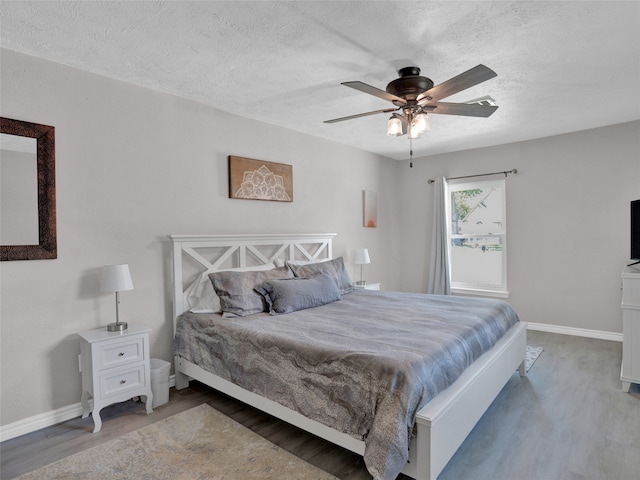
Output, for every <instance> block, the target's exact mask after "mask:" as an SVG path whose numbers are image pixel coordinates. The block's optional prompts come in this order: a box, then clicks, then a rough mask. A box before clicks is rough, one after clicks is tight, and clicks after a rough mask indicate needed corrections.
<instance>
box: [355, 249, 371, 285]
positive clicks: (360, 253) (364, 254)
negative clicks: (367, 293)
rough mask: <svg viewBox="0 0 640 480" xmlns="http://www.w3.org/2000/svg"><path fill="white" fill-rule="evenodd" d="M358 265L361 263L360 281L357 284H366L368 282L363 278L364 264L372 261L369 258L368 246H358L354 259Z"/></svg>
mask: <svg viewBox="0 0 640 480" xmlns="http://www.w3.org/2000/svg"><path fill="white" fill-rule="evenodd" d="M353 263H355V264H356V265H360V281H359V282H356V285H366V284H367V282H366V281H365V280H363V279H362V270H363V268H364V265H365V264H367V263H371V259H370V258H369V251H368V250H367V249H366V248H356V254H355V259H354V261H353Z"/></svg>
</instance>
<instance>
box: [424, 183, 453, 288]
mask: <svg viewBox="0 0 640 480" xmlns="http://www.w3.org/2000/svg"><path fill="white" fill-rule="evenodd" d="M434 187H435V188H434V194H433V228H432V231H431V259H430V262H429V287H428V289H427V293H434V294H437V295H451V272H450V270H449V234H448V232H449V228H448V215H447V201H446V195H447V179H446V178H444V177H438V178H436V179H435V182H434Z"/></svg>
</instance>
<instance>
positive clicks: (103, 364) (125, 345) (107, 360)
mask: <svg viewBox="0 0 640 480" xmlns="http://www.w3.org/2000/svg"><path fill="white" fill-rule="evenodd" d="M143 359H144V338H143V337H142V336H140V337H137V338H128V339H127V340H126V341H123V342H120V343H116V344H114V343H113V342H109V343H106V344H104V345H97V346H96V368H97V369H98V370H103V369H105V368H112V367H117V366H120V365H126V364H128V363H135V362H139V361H141V360H143Z"/></svg>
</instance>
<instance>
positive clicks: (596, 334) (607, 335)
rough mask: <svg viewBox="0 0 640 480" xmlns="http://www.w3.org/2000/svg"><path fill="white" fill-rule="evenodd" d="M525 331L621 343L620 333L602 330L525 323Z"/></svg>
mask: <svg viewBox="0 0 640 480" xmlns="http://www.w3.org/2000/svg"><path fill="white" fill-rule="evenodd" d="M527 330H537V331H539V332H549V333H559V334H561V335H573V336H574V337H587V338H597V339H600V340H611V341H612V342H622V333H616V332H605V331H604V330H589V329H588V328H575V327H562V326H559V325H548V324H545V323H531V322H527Z"/></svg>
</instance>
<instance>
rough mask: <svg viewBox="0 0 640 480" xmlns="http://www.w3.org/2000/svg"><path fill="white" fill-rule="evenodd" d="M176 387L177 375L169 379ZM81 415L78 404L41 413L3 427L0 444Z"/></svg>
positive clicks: (79, 404)
mask: <svg viewBox="0 0 640 480" xmlns="http://www.w3.org/2000/svg"><path fill="white" fill-rule="evenodd" d="M175 385H176V377H175V375H171V376H170V377H169V388H171V387H175ZM92 402H93V401H92V400H89V404H90V405H91V407H92V408H93V405H92ZM81 415H82V404H81V403H80V402H78V403H74V404H73V405H67V406H66V407H62V408H58V409H56V410H51V411H50V412H45V413H39V414H38V415H34V416H32V417H29V418H25V419H24V420H18V421H17V422H13V423H9V424H7V425H2V426H0V442H4V441H6V440H11V439H12V438H16V437H19V436H21V435H26V434H27V433H31V432H35V431H36V430H40V429H43V428H47V427H50V426H51V425H55V424H56V423H61V422H66V421H67V420H71V419H72V418H75V417H80V416H81Z"/></svg>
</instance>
